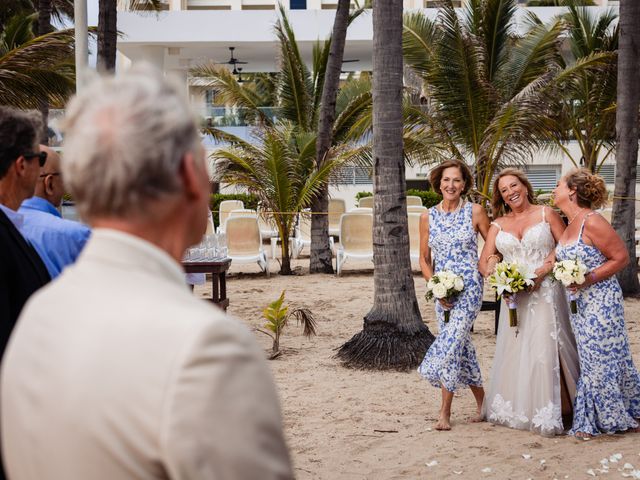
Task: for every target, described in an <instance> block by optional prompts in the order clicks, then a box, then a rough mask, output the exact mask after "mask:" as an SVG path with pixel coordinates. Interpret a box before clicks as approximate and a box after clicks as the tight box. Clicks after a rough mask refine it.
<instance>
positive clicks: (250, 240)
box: [225, 215, 269, 277]
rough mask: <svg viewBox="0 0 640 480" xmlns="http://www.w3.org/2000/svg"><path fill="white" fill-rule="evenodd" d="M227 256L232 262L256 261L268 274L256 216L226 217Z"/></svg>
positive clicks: (267, 265) (267, 264) (267, 263)
mask: <svg viewBox="0 0 640 480" xmlns="http://www.w3.org/2000/svg"><path fill="white" fill-rule="evenodd" d="M225 233H226V234H227V247H228V249H229V254H228V257H229V258H230V259H231V261H232V262H233V263H254V262H258V265H259V266H260V269H261V270H262V271H263V272H265V273H266V274H267V277H268V276H269V262H268V261H267V256H266V255H265V253H264V249H263V248H262V237H261V236H260V227H259V226H258V216H257V215H253V216H244V215H242V216H230V217H229V218H228V219H227V223H226V227H225Z"/></svg>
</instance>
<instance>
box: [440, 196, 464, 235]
mask: <svg viewBox="0 0 640 480" xmlns="http://www.w3.org/2000/svg"><path fill="white" fill-rule="evenodd" d="M462 203H463V202H462V198H460V200H459V201H458V206H457V207H456V208H454V209H453V210H451V211H450V212H447V211H446V210H445V209H444V208H442V207H443V205H442V202H440V211H441V212H442V213H446V214H447V215H441V216H440V219H441V221H442V223H443V224H444V226H445V227H447V228H449V229H451V228H453V225H454V223H455V222H456V220H457V219H458V215H456V214H457V213H458V212H459V211H460V209H461V208H462Z"/></svg>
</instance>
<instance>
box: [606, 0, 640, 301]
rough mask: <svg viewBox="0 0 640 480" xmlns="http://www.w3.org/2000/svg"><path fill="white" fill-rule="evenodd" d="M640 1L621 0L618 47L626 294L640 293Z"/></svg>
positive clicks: (617, 220)
mask: <svg viewBox="0 0 640 480" xmlns="http://www.w3.org/2000/svg"><path fill="white" fill-rule="evenodd" d="M638 52H640V3H638V2H637V1H635V0H621V1H620V47H619V50H618V109H617V113H616V132H617V139H616V143H617V151H616V183H615V190H614V197H613V198H614V200H613V228H615V229H616V232H618V235H620V237H621V238H622V239H623V240H624V243H625V245H626V246H627V251H628V252H629V258H631V262H630V263H629V265H627V267H626V268H625V269H624V270H622V271H621V272H620V273H618V280H619V281H620V286H621V287H622V291H623V293H624V294H625V295H637V294H638V293H640V284H639V283H638V269H637V265H636V262H635V258H636V247H635V213H636V206H635V201H634V198H635V196H636V195H635V193H636V175H637V163H638V107H639V106H640V85H639V84H638V82H637V74H638V71H639V69H640V54H639V53H638Z"/></svg>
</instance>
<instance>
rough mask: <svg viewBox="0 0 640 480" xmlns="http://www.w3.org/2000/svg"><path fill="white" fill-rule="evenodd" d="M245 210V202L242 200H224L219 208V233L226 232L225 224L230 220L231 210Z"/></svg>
mask: <svg viewBox="0 0 640 480" xmlns="http://www.w3.org/2000/svg"><path fill="white" fill-rule="evenodd" d="M243 208H244V202H243V201H242V200H223V201H222V202H220V205H219V206H218V221H219V222H220V224H219V225H218V233H221V232H224V224H225V222H226V221H227V218H229V213H230V212H231V210H241V209H243Z"/></svg>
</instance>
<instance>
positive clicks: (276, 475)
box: [1, 229, 293, 480]
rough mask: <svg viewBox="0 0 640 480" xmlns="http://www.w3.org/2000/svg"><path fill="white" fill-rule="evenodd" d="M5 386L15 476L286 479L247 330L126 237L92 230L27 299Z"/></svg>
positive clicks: (7, 452) (7, 444)
mask: <svg viewBox="0 0 640 480" xmlns="http://www.w3.org/2000/svg"><path fill="white" fill-rule="evenodd" d="M1 388H2V392H1V405H2V421H1V426H2V448H3V453H4V458H5V466H6V469H7V472H8V474H9V477H10V478H11V479H12V480H48V479H51V480H118V479H123V480H124V479H184V480H198V479H260V480H268V479H287V478H293V474H292V472H291V466H290V462H289V456H288V453H287V448H286V445H285V442H284V438H283V434H282V426H281V417H280V407H279V404H278V399H277V395H276V391H275V388H274V383H273V380H272V377H271V375H270V372H269V370H268V368H267V366H266V362H265V361H264V359H263V354H262V352H261V351H260V350H259V349H258V348H257V345H256V343H255V341H254V339H253V336H252V334H251V333H250V332H249V331H248V330H247V328H245V327H244V326H243V325H241V324H240V323H239V322H237V321H235V320H233V319H230V318H228V317H226V316H225V315H224V314H223V313H222V312H220V311H219V310H218V309H216V308H215V307H214V306H212V305H210V304H208V303H207V302H204V301H202V300H198V299H197V298H195V297H194V296H193V295H192V294H191V292H189V290H188V289H187V287H186V286H185V284H184V273H183V272H182V270H181V268H180V266H179V265H178V264H177V263H176V262H175V261H174V260H172V259H171V258H170V257H169V256H168V255H167V254H166V253H165V252H164V251H162V250H160V249H158V248H156V247H155V246H153V245H151V244H150V243H148V242H145V241H143V240H141V239H139V238H137V237H134V236H131V235H126V234H123V233H121V232H116V231H113V230H99V229H98V230H95V231H94V233H93V235H92V237H91V239H90V241H89V243H88V244H87V246H86V248H85V250H84V252H83V253H82V255H81V256H80V258H79V260H78V262H77V263H76V264H75V265H74V266H72V267H69V268H68V269H67V270H65V272H63V274H62V275H61V276H60V278H59V279H58V280H57V281H56V282H54V283H53V284H51V285H50V286H48V287H47V288H44V289H42V290H40V291H39V292H38V293H37V294H36V295H34V296H33V297H32V298H31V299H30V301H29V302H28V304H27V306H26V307H25V309H24V310H23V312H22V316H21V317H20V319H19V321H18V326H17V328H16V330H14V333H13V335H12V337H11V340H10V343H9V347H8V349H7V351H6V356H5V358H4V361H3V365H2V386H1Z"/></svg>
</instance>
